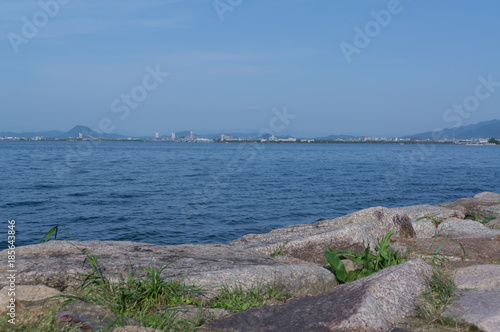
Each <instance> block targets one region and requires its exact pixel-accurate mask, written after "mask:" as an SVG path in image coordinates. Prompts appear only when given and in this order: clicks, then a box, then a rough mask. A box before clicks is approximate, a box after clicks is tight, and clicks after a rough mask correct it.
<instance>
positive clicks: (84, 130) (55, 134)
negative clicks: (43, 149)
mask: <svg viewBox="0 0 500 332" xmlns="http://www.w3.org/2000/svg"><path fill="white" fill-rule="evenodd" d="M80 133H81V134H82V136H83V138H124V137H126V136H123V135H119V134H110V133H102V134H101V133H98V132H96V131H94V130H92V129H90V128H89V127H86V126H81V125H78V126H75V127H73V128H72V129H70V130H68V131H67V132H63V131H60V130H52V131H39V132H25V133H14V132H1V133H0V137H20V138H30V137H36V136H42V137H45V138H59V139H64V138H71V137H73V138H78V137H79V135H80Z"/></svg>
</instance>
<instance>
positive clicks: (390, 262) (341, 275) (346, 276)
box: [325, 229, 411, 283]
mask: <svg viewBox="0 0 500 332" xmlns="http://www.w3.org/2000/svg"><path fill="white" fill-rule="evenodd" d="M393 234H394V229H392V230H391V231H390V232H389V233H388V234H387V235H386V236H385V237H384V239H383V240H382V241H380V242H379V243H378V245H377V246H376V247H375V253H376V254H375V255H374V254H373V253H372V251H371V249H370V244H369V243H367V245H366V246H365V243H364V242H363V248H364V250H363V252H362V253H356V252H354V251H352V250H332V249H331V248H330V247H329V246H327V247H326V252H325V258H326V261H327V262H328V264H330V266H331V268H332V269H333V271H334V273H335V275H336V276H337V279H338V281H339V283H346V282H351V281H354V280H358V279H361V278H364V277H367V276H369V275H371V274H373V273H375V272H378V271H379V270H381V269H383V268H385V267H388V266H394V265H398V264H401V263H404V262H406V261H408V260H409V258H410V253H411V249H410V250H409V251H408V252H407V253H405V254H401V253H399V252H398V251H393V250H390V249H389V246H390V245H391V236H392V235H393ZM342 259H349V260H351V261H353V262H354V263H356V264H359V265H361V266H362V268H361V269H358V270H354V271H350V272H349V273H347V272H346V269H345V266H344V263H342Z"/></svg>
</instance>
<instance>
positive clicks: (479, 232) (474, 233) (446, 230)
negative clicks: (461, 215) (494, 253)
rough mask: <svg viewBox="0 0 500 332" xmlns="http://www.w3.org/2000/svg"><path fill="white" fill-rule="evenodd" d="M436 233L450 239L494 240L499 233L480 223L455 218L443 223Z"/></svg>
mask: <svg viewBox="0 0 500 332" xmlns="http://www.w3.org/2000/svg"><path fill="white" fill-rule="evenodd" d="M437 232H438V233H440V234H448V235H449V236H451V237H452V238H495V237H496V236H497V235H499V234H500V231H497V230H493V229H489V228H488V227H486V226H484V225H483V224H481V223H480V222H477V221H474V220H468V219H457V218H450V219H446V220H445V221H443V222H442V223H441V224H440V225H439V226H438V229H437Z"/></svg>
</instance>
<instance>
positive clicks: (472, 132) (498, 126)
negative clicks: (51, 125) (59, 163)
mask: <svg viewBox="0 0 500 332" xmlns="http://www.w3.org/2000/svg"><path fill="white" fill-rule="evenodd" d="M80 133H81V134H82V136H83V138H108V139H120V138H127V137H134V138H143V139H146V138H152V136H133V135H121V134H110V133H103V134H101V133H98V132H96V131H94V130H92V129H90V128H88V127H85V126H81V125H78V126H75V127H74V128H72V129H71V130H69V131H66V132H64V131H59V130H51V131H41V132H24V133H14V132H0V137H20V138H28V137H36V136H42V137H45V138H57V139H65V138H78V137H79V135H80ZM175 134H176V137H187V136H189V135H190V132H189V131H181V132H176V133H175ZM222 134H226V135H233V136H234V137H241V138H245V139H257V138H260V137H259V134H258V133H236V132H224V133H213V134H200V135H199V136H201V137H204V138H212V139H213V138H220V137H221V135H222ZM195 135H196V133H195ZM276 136H277V137H279V138H288V137H292V136H290V135H276ZM161 137H170V135H162V136H161ZM295 137H297V136H295ZM357 137H364V136H353V135H328V136H323V137H297V138H314V139H321V140H334V139H349V138H357ZM490 137H495V138H500V120H491V121H484V122H479V123H476V124H472V125H468V126H462V127H457V128H449V129H443V130H440V131H428V132H425V133H419V134H413V135H408V136H401V137H400V138H412V139H433V140H438V139H452V138H455V139H470V138H490Z"/></svg>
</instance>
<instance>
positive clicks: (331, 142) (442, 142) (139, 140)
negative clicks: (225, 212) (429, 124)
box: [0, 138, 498, 146]
mask: <svg viewBox="0 0 500 332" xmlns="http://www.w3.org/2000/svg"><path fill="white" fill-rule="evenodd" d="M0 142H91V143H92V142H118V143H120V142H122V143H126V142H135V143H167V144H168V143H205V144H207V143H215V144H225V143H233V144H238V143H240V144H241V143H258V144H396V145H407V144H426V145H428V144H436V145H481V146H483V145H484V146H485V145H498V144H492V143H470V142H467V141H463V142H455V141H339V140H308V141H303V142H301V141H296V142H290V141H289V142H283V141H265V142H262V141H261V140H225V141H221V140H213V141H208V142H207V141H183V140H178V141H166V140H151V139H71V138H67V139H31V138H15V139H1V138H0Z"/></svg>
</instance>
